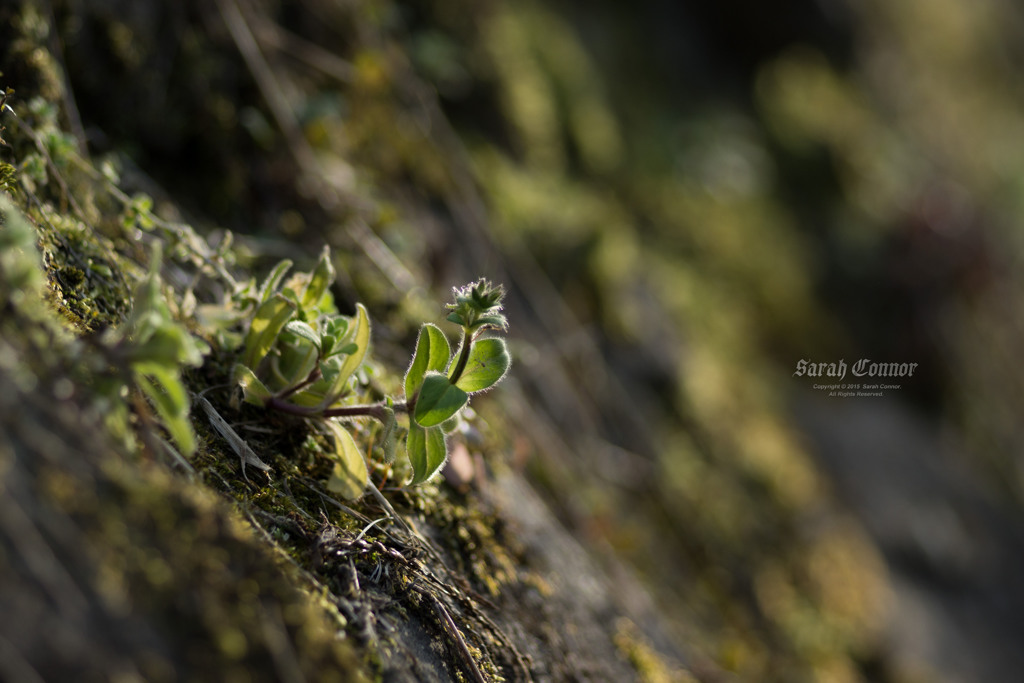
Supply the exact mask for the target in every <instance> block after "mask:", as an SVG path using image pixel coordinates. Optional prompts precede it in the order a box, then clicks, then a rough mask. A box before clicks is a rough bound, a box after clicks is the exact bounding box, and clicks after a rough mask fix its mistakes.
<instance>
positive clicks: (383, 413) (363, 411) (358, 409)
mask: <svg viewBox="0 0 1024 683" xmlns="http://www.w3.org/2000/svg"><path fill="white" fill-rule="evenodd" d="M264 405H265V406H266V407H267V408H270V409H272V410H277V411H280V412H282V413H288V414H289V415H298V416H300V417H372V418H373V419H375V420H377V421H378V422H381V423H383V422H385V421H386V420H387V409H388V406H387V405H386V404H385V403H383V402H381V403H369V404H363V405H354V406H338V407H336V408H328V409H327V410H318V409H317V408H313V407H308V406H299V405H295V404H294V403H289V402H288V401H285V400H283V399H282V398H280V397H278V396H272V397H271V398H270V399H269V400H268V401H267V402H266V403H265V404H264ZM390 408H391V409H392V410H395V411H402V412H408V410H409V404H408V403H396V404H394V405H393V406H390Z"/></svg>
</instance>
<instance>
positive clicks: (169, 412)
mask: <svg viewBox="0 0 1024 683" xmlns="http://www.w3.org/2000/svg"><path fill="white" fill-rule="evenodd" d="M135 380H136V383H137V384H138V386H139V388H140V389H142V392H143V393H144V394H146V396H147V397H148V398H149V400H150V401H151V402H152V403H153V407H154V408H155V409H156V413H157V415H158V416H159V417H160V421H161V422H162V423H163V425H164V427H165V428H166V429H167V431H168V433H169V434H170V435H171V439H173V440H174V443H175V444H177V446H178V450H179V451H181V454H182V455H184V456H185V457H186V458H188V457H191V456H192V454H193V453H195V451H196V440H195V435H194V434H193V433H192V425H191V423H190V422H189V421H188V393H187V392H186V391H185V386H184V385H183V384H182V383H181V379H179V378H178V373H177V371H176V370H172V369H170V368H168V367H167V366H165V365H160V364H158V363H143V364H139V365H137V366H136V367H135Z"/></svg>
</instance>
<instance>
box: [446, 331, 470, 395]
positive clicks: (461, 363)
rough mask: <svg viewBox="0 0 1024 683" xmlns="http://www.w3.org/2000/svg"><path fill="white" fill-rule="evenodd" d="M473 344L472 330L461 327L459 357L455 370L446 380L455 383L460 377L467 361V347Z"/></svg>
mask: <svg viewBox="0 0 1024 683" xmlns="http://www.w3.org/2000/svg"><path fill="white" fill-rule="evenodd" d="M472 345H473V332H472V331H470V329H469V328H468V327H463V328H462V350H461V351H460V352H459V359H458V360H457V361H456V362H455V371H454V372H453V373H452V376H451V377H450V378H448V381H449V382H451V383H452V384H455V383H456V382H458V381H459V378H460V377H462V373H463V371H464V370H465V369H466V363H468V362H469V349H470V347H471V346H472Z"/></svg>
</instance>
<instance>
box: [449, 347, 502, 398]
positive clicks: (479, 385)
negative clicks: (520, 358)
mask: <svg viewBox="0 0 1024 683" xmlns="http://www.w3.org/2000/svg"><path fill="white" fill-rule="evenodd" d="M511 363H512V359H511V358H509V355H508V347H507V346H506V345H505V340H504V339H479V340H477V341H475V342H473V347H472V348H471V349H470V350H469V360H468V361H467V362H466V368H465V369H464V370H463V371H462V375H461V376H460V377H459V379H458V381H457V382H455V386H457V387H458V388H459V389H462V390H463V391H465V392H467V393H473V392H474V391H483V390H484V389H489V388H491V387H493V386H494V385H495V384H497V383H498V382H499V381H501V378H502V377H504V376H505V373H506V372H508V368H509V365H511Z"/></svg>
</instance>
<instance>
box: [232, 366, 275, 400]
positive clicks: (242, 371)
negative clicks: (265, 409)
mask: <svg viewBox="0 0 1024 683" xmlns="http://www.w3.org/2000/svg"><path fill="white" fill-rule="evenodd" d="M231 381H232V382H234V383H235V384H237V385H238V386H240V387H242V398H243V400H245V402H246V403H251V404H253V405H257V406H264V405H266V403H267V401H269V400H270V397H271V394H270V389H267V387H266V386H265V385H264V384H263V382H261V381H260V379H259V377H257V376H256V373H254V372H253V371H252V370H250V369H249V368H247V367H246V366H244V365H242V364H241V363H238V364H236V365H235V367H234V368H232V370H231Z"/></svg>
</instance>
